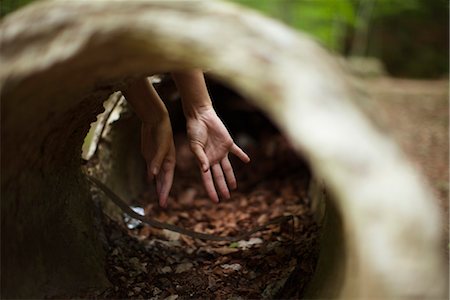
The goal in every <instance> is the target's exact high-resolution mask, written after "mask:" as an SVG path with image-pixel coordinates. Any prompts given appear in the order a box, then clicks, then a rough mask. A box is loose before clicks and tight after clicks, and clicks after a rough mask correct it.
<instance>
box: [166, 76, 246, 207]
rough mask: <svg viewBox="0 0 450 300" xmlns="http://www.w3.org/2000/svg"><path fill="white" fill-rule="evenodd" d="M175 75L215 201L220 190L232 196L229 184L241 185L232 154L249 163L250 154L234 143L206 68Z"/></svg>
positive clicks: (191, 141) (190, 133)
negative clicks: (211, 91) (209, 86)
mask: <svg viewBox="0 0 450 300" xmlns="http://www.w3.org/2000/svg"><path fill="white" fill-rule="evenodd" d="M172 77H173V78H174V80H175V83H176V85H177V87H178V89H179V91H180V94H181V99H182V104H183V111H184V114H185V116H186V122H187V124H186V125H187V135H188V139H189V145H190V148H191V150H192V152H193V153H194V154H195V156H196V158H197V161H198V163H199V167H200V170H201V172H202V179H203V184H204V186H205V189H206V192H207V193H208V196H209V197H210V198H211V200H212V201H214V202H219V196H218V193H217V191H218V192H219V194H220V195H221V196H222V197H223V198H225V199H228V198H230V191H229V188H230V189H236V187H237V183H236V178H235V176H234V172H233V168H232V166H231V163H230V161H229V159H228V154H229V153H230V152H231V153H233V154H234V155H236V156H237V157H238V158H239V159H241V160H242V161H243V162H245V163H247V162H249V161H250V158H249V157H248V155H247V154H245V152H244V151H242V149H241V148H239V147H238V146H237V145H236V143H234V141H233V139H232V138H231V136H230V134H229V132H228V130H227V129H226V128H225V126H224V124H223V123H222V121H221V120H220V118H219V117H218V116H217V114H216V112H215V110H214V108H213V106H212V102H211V98H210V97H209V94H208V90H207V88H206V84H205V79H204V77H203V73H202V71H201V70H189V71H180V72H174V73H172ZM216 187H217V190H216Z"/></svg>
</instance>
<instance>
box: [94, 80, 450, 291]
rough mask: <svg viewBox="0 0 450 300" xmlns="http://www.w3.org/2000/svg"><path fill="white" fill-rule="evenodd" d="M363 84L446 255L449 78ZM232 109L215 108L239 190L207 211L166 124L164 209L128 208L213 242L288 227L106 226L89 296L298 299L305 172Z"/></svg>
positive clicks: (314, 245) (306, 236)
mask: <svg viewBox="0 0 450 300" xmlns="http://www.w3.org/2000/svg"><path fill="white" fill-rule="evenodd" d="M366 83H367V91H368V92H369V94H370V95H371V96H372V100H373V101H375V102H376V104H377V106H378V109H379V110H380V114H381V116H382V119H383V121H384V122H385V124H387V125H388V126H389V128H391V131H390V132H391V134H392V135H393V137H394V138H395V139H396V140H397V141H398V142H399V144H400V145H401V147H402V148H403V150H404V151H405V154H406V155H408V156H409V157H410V158H411V159H412V161H413V162H414V163H415V164H416V166H417V168H418V169H419V170H420V171H421V172H422V173H423V174H424V175H425V176H426V178H427V180H428V181H429V182H430V185H431V187H432V189H433V191H434V193H435V195H436V199H437V201H438V203H439V205H440V207H441V208H442V211H443V214H444V215H445V222H444V223H445V224H444V227H445V228H446V230H445V234H444V239H447V242H446V243H445V247H446V249H447V250H448V246H447V245H448V193H449V184H448V154H449V153H448V143H449V142H448V124H449V123H448V122H449V119H448V114H449V112H448V80H439V81H419V80H405V79H392V78H376V79H368V80H366ZM222 92H223V91H222ZM222 94H223V93H222ZM231 96H232V95H231ZM213 97H214V96H213ZM225 97H230V95H229V94H226V93H225ZM214 98H215V97H214ZM218 102H220V101H218ZM231 102H232V101H231ZM227 109H231V110H233V115H234V116H236V115H238V116H239V117H237V118H235V121H236V122H234V121H232V122H227V118H228V117H227V113H228V112H227ZM235 109H236V107H233V105H231V107H228V108H227V107H225V108H224V107H218V111H219V112H220V115H221V116H223V117H224V119H225V122H226V123H227V125H228V126H229V129H230V130H231V131H232V132H233V136H234V137H235V138H236V140H237V141H238V143H239V144H241V145H243V147H244V149H245V150H246V151H247V152H248V154H249V155H250V157H251V158H252V163H251V164H250V165H246V166H244V165H243V164H240V163H239V162H237V161H236V160H233V161H232V163H233V165H234V166H235V172H236V176H237V178H238V184H239V189H238V191H236V192H233V194H232V198H231V199H230V200H226V201H222V202H221V203H220V204H219V205H215V204H213V203H211V202H210V201H209V200H208V199H207V197H206V194H205V192H204V190H203V188H202V185H201V180H200V177H199V174H198V171H197V167H196V165H195V161H194V158H193V156H192V154H191V153H190V151H189V148H188V146H187V142H186V140H185V138H183V136H184V134H182V132H183V130H184V129H183V128H182V126H181V127H179V128H177V127H178V125H177V124H174V132H176V137H175V143H176V148H177V162H178V163H177V169H176V175H175V179H174V186H173V189H172V192H171V199H170V204H169V209H166V210H163V209H160V208H159V207H158V205H157V204H156V201H155V200H154V190H153V188H150V189H149V190H148V191H146V192H145V193H144V194H142V195H141V196H140V197H139V198H138V199H134V204H136V205H139V206H141V207H143V208H144V210H145V213H146V214H147V215H151V216H152V217H154V218H156V219H158V220H160V221H163V222H167V223H172V224H177V225H181V226H183V227H185V228H189V229H193V230H197V231H202V232H206V233H211V234H217V235H230V236H233V235H238V234H239V233H240V232H242V231H246V230H249V229H251V228H253V227H255V226H257V225H260V224H263V223H265V222H266V221H267V220H269V219H271V218H274V217H277V216H281V215H292V216H293V221H292V222H289V223H285V224H279V225H274V226H270V227H269V228H267V229H266V230H264V231H261V232H259V233H257V234H255V235H254V236H253V237H252V238H251V239H249V240H247V241H240V242H237V243H229V242H205V241H200V240H196V239H192V238H189V237H186V236H183V235H179V234H175V233H171V232H169V231H161V230H156V229H152V228H149V227H144V226H142V225H139V226H137V227H136V228H134V229H128V228H126V227H125V226H124V225H123V224H117V223H115V222H113V221H111V220H107V221H106V222H107V223H108V224H109V225H108V226H107V236H108V239H109V242H110V244H111V248H110V249H109V253H108V258H107V273H108V276H109V278H110V281H111V282H112V283H113V287H112V288H110V289H108V290H107V291H103V292H101V293H96V294H90V295H89V297H90V298H141V299H142V298H146V299H147V298H151V299H170V300H173V299H191V298H202V299H203V298H218V299H223V298H226V299H229V298H237V299H247V298H273V297H275V298H293V299H297V298H300V297H301V295H302V292H303V290H304V287H305V286H306V284H307V283H308V281H309V280H310V278H311V276H312V274H313V273H314V269H315V265H316V262H317V256H318V237H319V230H320V228H319V226H318V225H317V224H316V223H315V222H314V218H313V216H312V214H311V211H310V208H311V207H310V204H311V203H310V199H309V198H308V195H307V188H308V183H309V179H310V172H309V169H308V166H307V165H306V164H305V162H304V161H303V160H302V159H301V158H299V157H298V156H297V155H296V154H295V153H294V152H293V151H292V149H291V148H290V146H289V143H288V142H287V141H286V140H285V139H284V138H283V137H282V136H281V135H280V134H279V133H278V132H277V130H276V129H274V128H273V127H272V126H271V125H270V124H269V123H268V121H267V120H265V119H264V117H262V116H261V114H259V113H257V112H254V111H253V110H252V109H249V108H248V107H242V106H239V107H238V112H237V113H236V111H234V110H235ZM172 110H174V111H175V112H176V108H175V109H173V108H172ZM172 113H173V111H172ZM178 113H179V112H178ZM242 119H244V120H245V124H246V126H245V128H246V130H244V131H242V130H241V129H240V128H243V126H242V123H239V120H242ZM228 121H230V119H228Z"/></svg>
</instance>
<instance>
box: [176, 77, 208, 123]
mask: <svg viewBox="0 0 450 300" xmlns="http://www.w3.org/2000/svg"><path fill="white" fill-rule="evenodd" d="M172 77H173V79H174V80H175V83H176V85H177V88H178V90H179V92H180V95H181V101H182V105H183V111H184V114H185V115H186V117H188V118H189V117H195V115H196V114H197V113H198V112H199V111H201V110H204V109H210V108H211V107H212V103H211V98H210V97H209V94H208V90H207V88H206V84H205V78H204V76H203V72H202V71H201V70H199V69H197V70H188V71H179V72H173V73H172Z"/></svg>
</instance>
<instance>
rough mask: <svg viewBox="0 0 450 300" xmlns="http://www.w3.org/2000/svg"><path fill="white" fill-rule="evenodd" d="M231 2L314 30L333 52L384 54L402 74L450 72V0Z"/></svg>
mask: <svg viewBox="0 0 450 300" xmlns="http://www.w3.org/2000/svg"><path fill="white" fill-rule="evenodd" d="M232 1H233V2H237V3H240V4H242V5H245V6H249V7H251V8H254V9H256V10H259V11H261V12H263V13H264V14H266V15H269V16H271V17H274V18H276V19H278V20H280V21H282V22H284V23H286V24H287V25H289V26H291V27H293V28H295V29H299V30H302V31H304V32H306V33H309V34H310V35H312V36H313V37H315V38H316V39H317V40H318V41H319V42H320V43H322V44H323V45H324V46H325V47H327V48H328V49H330V50H332V51H335V52H338V53H341V54H344V55H361V56H364V55H372V56H375V57H378V58H381V59H382V60H383V62H384V63H385V64H386V65H387V67H388V70H389V71H390V72H391V73H392V74H396V75H398V76H415V77H421V76H426V77H430V76H431V77H437V76H440V75H441V74H446V73H448V18H449V17H448V13H449V2H448V0H232ZM418 33H420V35H418Z"/></svg>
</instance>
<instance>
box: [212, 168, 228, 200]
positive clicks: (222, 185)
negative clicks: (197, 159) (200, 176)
mask: <svg viewBox="0 0 450 300" xmlns="http://www.w3.org/2000/svg"><path fill="white" fill-rule="evenodd" d="M212 171H213V175H214V181H215V182H216V185H217V189H218V190H219V192H220V194H221V195H222V197H224V198H225V199H229V198H230V191H229V190H228V187H227V183H226V182H225V177H224V176H223V171H222V167H221V166H220V164H215V165H214V166H212Z"/></svg>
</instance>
